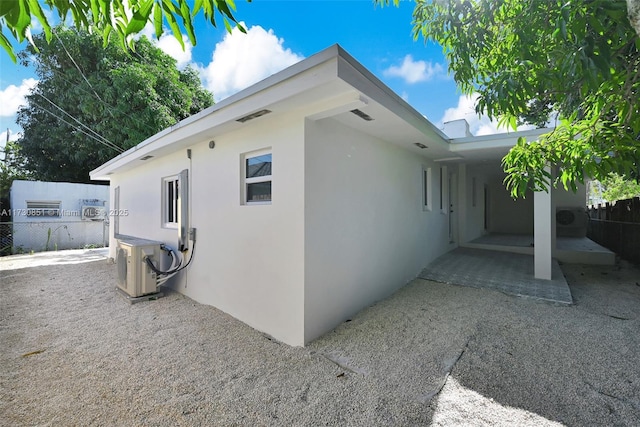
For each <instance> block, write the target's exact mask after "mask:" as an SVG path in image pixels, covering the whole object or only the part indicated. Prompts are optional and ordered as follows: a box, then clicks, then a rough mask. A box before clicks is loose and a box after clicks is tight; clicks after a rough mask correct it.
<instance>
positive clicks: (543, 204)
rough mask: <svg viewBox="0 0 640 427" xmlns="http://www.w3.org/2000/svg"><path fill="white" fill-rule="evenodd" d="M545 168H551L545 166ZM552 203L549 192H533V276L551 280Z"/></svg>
mask: <svg viewBox="0 0 640 427" xmlns="http://www.w3.org/2000/svg"><path fill="white" fill-rule="evenodd" d="M547 170H548V171H549V172H550V171H551V169H550V168H549V167H548V166H547ZM551 208H552V203H551V188H550V189H549V192H544V191H536V192H534V193H533V241H534V252H533V258H534V277H535V278H536V279H545V280H551V260H552V252H553V246H552V244H553V239H552V233H551V231H552V228H551V227H552V225H553V221H552V209H551Z"/></svg>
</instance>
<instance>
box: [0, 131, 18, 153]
mask: <svg viewBox="0 0 640 427" xmlns="http://www.w3.org/2000/svg"><path fill="white" fill-rule="evenodd" d="M7 130H8V129H7ZM21 136H22V133H21V132H17V133H16V132H11V131H9V141H15V140H17V139H20V137H21ZM5 145H7V131H6V130H5V131H4V132H0V150H2V151H4V147H5ZM0 160H4V153H3V152H2V153H0Z"/></svg>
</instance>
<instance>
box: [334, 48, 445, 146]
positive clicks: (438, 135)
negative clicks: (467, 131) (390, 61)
mask: <svg viewBox="0 0 640 427" xmlns="http://www.w3.org/2000/svg"><path fill="white" fill-rule="evenodd" d="M338 49H339V50H340V56H339V59H338V77H340V78H341V79H342V80H344V81H345V82H347V83H348V84H350V85H351V86H353V87H354V88H356V89H357V90H359V91H360V92H362V93H363V94H365V95H366V96H368V97H370V98H371V99H373V100H374V101H376V102H378V103H379V104H380V105H382V106H384V107H385V108H387V109H388V110H389V111H391V112H392V113H394V114H396V115H397V116H398V117H400V118H402V119H403V120H404V121H406V122H407V123H409V124H410V125H412V126H413V127H415V128H416V129H418V130H420V131H421V132H422V133H423V134H425V135H427V136H429V137H431V139H433V141H435V142H436V143H438V144H439V145H441V146H442V147H446V146H447V145H448V143H447V141H448V140H449V137H448V136H447V135H445V134H444V132H442V131H441V130H440V129H438V128H437V127H436V126H435V125H434V124H433V123H431V122H430V121H429V120H428V119H427V118H426V117H425V116H423V115H422V114H420V112H418V111H417V110H416V109H415V108H413V107H412V106H411V105H409V103H407V101H405V100H404V99H402V98H401V97H400V96H398V95H397V94H396V93H395V92H393V91H392V90H391V89H390V88H389V87H388V86H387V85H385V84H384V83H383V82H382V81H381V80H380V79H378V78H377V77H376V76H375V75H373V74H372V73H371V72H370V71H369V70H367V69H366V68H365V67H363V66H362V64H360V63H359V62H358V61H356V60H355V59H354V58H353V57H352V56H351V55H349V54H348V53H347V52H345V51H344V50H343V49H342V48H340V47H339V46H338Z"/></svg>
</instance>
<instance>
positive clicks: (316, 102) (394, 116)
mask: <svg viewBox="0 0 640 427" xmlns="http://www.w3.org/2000/svg"><path fill="white" fill-rule="evenodd" d="M301 109H305V111H310V113H309V115H308V116H306V117H307V118H309V119H311V120H322V119H324V118H328V117H331V118H333V119H335V120H337V121H339V122H341V123H343V124H345V125H347V126H349V127H352V128H354V129H357V130H359V131H361V132H364V133H366V134H369V135H371V136H372V137H374V138H377V139H379V140H383V141H386V142H389V143H392V144H396V145H398V146H401V147H403V148H404V149H406V150H409V151H411V152H413V153H415V154H416V155H419V156H423V157H426V158H429V159H432V160H436V161H443V162H447V161H479V160H482V159H486V158H492V159H494V158H501V157H502V156H504V154H506V152H507V151H508V150H509V148H510V147H512V146H513V145H514V144H515V143H516V141H517V139H518V137H519V136H528V137H531V136H535V135H539V134H542V133H545V132H548V131H549V130H548V129H545V130H536V131H525V132H517V133H512V134H497V135H490V136H486V137H484V136H481V137H468V138H457V139H449V138H448V137H447V136H446V135H445V134H444V133H443V132H442V131H441V130H440V129H438V128H436V127H435V126H434V125H433V124H432V123H431V122H430V121H429V120H427V118H426V117H424V116H423V115H422V114H420V113H419V112H418V111H416V110H415V109H414V108H413V107H411V106H410V105H409V104H408V103H407V102H406V101H405V100H403V99H402V98H401V97H399V96H398V95H397V94H396V93H394V92H393V91H392V90H391V89H390V88H389V87H388V86H386V85H385V84H384V83H383V82H382V81H380V80H379V79H378V78H377V77H375V76H374V75H373V74H372V73H371V72H370V71H369V70H367V69H366V68H365V67H364V66H362V65H361V64H360V63H359V62H358V61H356V60H355V59H354V58H353V57H352V56H350V55H349V54H348V53H347V52H345V51H344V49H342V48H341V47H340V46H338V45H333V46H331V47H329V48H327V49H325V50H323V51H321V52H319V53H317V54H315V55H313V56H311V57H309V58H307V59H304V60H302V61H300V62H298V63H297V64H294V65H292V66H290V67H288V68H286V69H284V70H282V71H280V72H278V73H276V74H274V75H272V76H270V77H268V78H266V79H264V80H262V81H260V82H258V83H256V84H254V85H252V86H250V87H248V88H247V89H244V90H242V91H240V92H238V93H236V94H235V95H232V96H230V97H229V98H226V99H224V100H222V101H220V102H219V103H217V104H215V105H213V106H211V107H209V108H207V109H205V110H203V111H201V112H200V113H198V114H195V115H193V116H191V117H188V118H186V119H184V120H182V121H180V122H179V123H177V124H175V125H174V126H171V127H169V128H167V129H165V130H163V131H161V132H159V133H157V134H155V135H153V136H151V137H149V138H147V139H146V140H145V141H143V142H141V143H140V144H138V145H136V146H135V147H133V148H131V149H129V150H128V151H126V152H124V153H122V154H120V155H118V156H117V157H115V158H113V159H111V160H110V161H108V162H107V163H105V164H103V165H101V166H99V167H98V168H96V169H94V170H93V171H91V172H90V176H91V179H93V180H109V179H110V176H111V175H113V174H115V173H120V172H124V171H127V170H131V169H133V168H135V167H137V166H139V165H141V164H144V162H148V161H153V160H154V159H155V158H158V157H162V156H164V155H166V154H169V153H173V152H176V151H178V150H181V149H184V148H187V147H190V146H192V145H193V144H196V143H199V142H203V141H207V140H211V139H214V138H216V137H218V136H220V135H223V134H226V133H229V132H232V131H234V130H237V129H240V128H242V127H243V126H251V124H252V123H254V121H253V120H243V118H246V117H248V116H256V118H255V120H256V122H257V121H258V120H268V117H273V116H275V115H279V114H287V113H291V112H295V111H298V110H301ZM265 111H268V113H266V112H265ZM261 115H264V117H261ZM536 137H537V136H536Z"/></svg>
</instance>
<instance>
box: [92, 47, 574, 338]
mask: <svg viewBox="0 0 640 427" xmlns="http://www.w3.org/2000/svg"><path fill="white" fill-rule="evenodd" d="M446 131H447V132H448V133H449V135H447V133H445V132H443V131H441V130H439V129H437V128H436V127H435V126H434V125H433V124H432V123H430V122H429V121H428V120H427V119H426V118H425V117H424V116H423V115H422V114H420V113H419V112H418V111H416V110H415V109H413V108H412V107H411V106H410V105H409V104H408V103H407V102H405V101H404V100H403V99H402V98H400V97H399V96H398V95H396V94H395V93H393V91H391V89H389V88H388V87H387V86H385V85H384V83H382V82H381V81H380V80H379V79H377V78H376V77H375V76H374V75H373V74H372V73H371V72H369V71H368V70H367V69H365V68H364V67H363V66H362V65H361V64H359V63H358V62H357V61H356V60H355V59H354V58H352V57H351V56H350V55H349V54H347V53H346V52H345V51H344V50H343V49H342V48H340V47H339V46H337V45H335V46H332V47H330V48H328V49H326V50H323V51H321V52H320V53H318V54H316V55H314V56H312V57H309V58H307V59H305V60H303V61H301V62H299V63H298V64H295V65H293V66H291V67H289V68H287V69H285V70H283V71H281V72H279V73H277V74H275V75H273V76H271V77H269V78H267V79H265V80H263V81H261V82H259V83H257V84H255V85H253V86H251V87H249V88H247V89H245V90H243V91H241V92H239V93H237V94H235V95H233V96H231V97H230V98H227V99H225V100H223V101H222V102H220V103H218V104H216V105H214V106H212V107H210V108H208V109H206V110H204V111H202V112H200V113H199V114H196V115H194V116H192V117H189V118H187V119H185V120H183V121H182V122H180V123H178V124H176V125H175V126H172V127H171V128H169V129H166V130H164V131H162V132H160V133H158V134H156V135H154V136H152V137H150V138H149V139H147V140H146V141H143V142H142V143H140V144H139V145H138V146H136V147H134V148H132V149H130V150H129V151H127V152H125V153H123V154H121V155H119V156H118V157H116V158H114V159H112V160H111V161H109V162H108V163H106V164H104V165H102V166H100V167H99V168H97V169H95V170H94V171H92V172H91V178H92V179H94V180H108V181H109V182H110V184H111V186H110V188H111V195H110V197H111V206H112V207H113V208H114V209H115V210H124V209H126V211H127V215H119V216H116V217H114V218H113V219H112V222H113V223H114V226H113V227H111V240H112V242H111V243H112V244H111V245H110V255H111V256H112V257H115V255H116V253H115V248H116V245H115V239H117V238H118V236H120V235H128V236H136V237H140V238H144V239H152V240H157V241H161V242H164V243H166V244H167V245H169V246H171V247H173V248H178V246H184V247H183V248H182V249H184V250H185V251H184V257H185V259H188V258H190V257H191V255H193V259H192V263H191V265H190V266H189V268H188V269H185V270H184V271H183V272H181V273H180V274H179V275H178V276H176V277H174V278H173V279H172V280H171V282H170V283H169V285H170V286H172V287H173V288H175V289H176V290H178V291H179V292H182V293H184V294H186V295H187V296H189V297H191V298H193V299H195V300H197V301H199V302H202V303H206V304H211V305H213V306H215V307H217V308H219V309H221V310H223V311H225V312H227V313H229V314H230V315H232V316H234V317H236V318H238V319H240V320H241V321H243V322H245V323H247V324H248V325H250V326H252V327H254V328H256V329H258V330H260V331H263V332H265V333H267V334H269V335H271V336H273V337H275V338H276V339H278V340H281V341H283V342H285V343H287V344H291V345H304V344H305V343H308V342H310V341H311V340H313V339H315V338H317V337H318V336H320V335H322V334H324V333H325V332H327V331H329V330H331V329H332V328H334V327H335V326H336V325H338V324H339V323H341V322H343V321H344V320H345V319H348V318H349V317H350V316H352V315H353V314H355V313H356V312H358V311H359V310H361V309H362V308H364V307H366V306H368V305H370V304H372V303H374V302H375V301H377V300H380V299H382V298H384V297H386V296H388V295H390V294H391V293H393V292H394V291H396V290H397V289H398V288H399V287H401V286H403V285H404V284H406V283H407V282H409V281H410V280H412V279H413V278H415V277H416V275H417V274H418V273H419V272H420V271H421V269H422V268H423V267H424V266H425V265H426V264H427V263H429V262H430V261H432V260H434V259H435V258H437V257H438V256H440V255H442V254H444V253H446V252H448V251H450V250H452V249H454V248H456V247H458V246H460V245H465V244H468V243H469V242H472V241H473V240H474V239H476V238H478V237H480V236H483V235H485V234H487V233H490V232H498V233H528V234H531V235H532V236H534V235H535V249H534V248H529V249H530V250H531V251H535V257H536V276H538V277H541V278H549V279H550V274H551V258H552V256H556V255H557V254H556V250H555V246H554V245H555V243H554V242H555V208H556V206H578V207H579V206H582V207H584V205H585V194H584V191H583V189H580V191H579V192H578V194H573V193H566V192H564V191H562V190H553V191H552V192H550V193H540V194H538V193H536V194H535V195H531V197H527V198H526V199H525V200H520V201H515V202H514V201H513V200H512V199H511V198H510V197H509V195H508V193H507V191H506V190H505V189H504V186H503V184H502V180H503V178H504V174H503V172H502V170H501V168H500V159H501V158H502V157H503V156H504V154H506V152H507V151H508V149H509V148H510V147H511V146H513V145H514V144H515V142H516V140H517V138H518V136H521V135H522V134H523V133H511V134H500V135H493V136H483V137H473V136H470V135H469V133H468V127H466V126H465V122H456V123H452V124H450V125H449V128H448V129H446ZM547 131H548V129H545V130H535V131H527V132H524V134H525V135H528V136H530V137H536V136H537V135H540V134H542V133H544V132H547ZM187 188H188V198H187V197H184V196H183V197H182V199H181V200H179V198H178V197H177V196H176V195H177V194H179V192H180V191H185V190H186V189H187ZM180 189H182V190H180ZM581 192H582V194H581ZM179 203H186V204H187V205H188V206H187V208H186V210H182V211H181V210H180V208H179V206H178V204H179ZM179 211H180V212H183V213H182V215H183V216H188V217H187V218H182V219H180V218H178V216H179V213H178V212H179ZM185 212H188V213H185ZM184 224H188V228H195V229H196V235H197V240H196V249H195V252H194V253H193V254H192V253H191V252H192V251H193V250H194V244H193V242H189V241H188V238H187V237H185V236H186V234H187V231H188V230H186V229H184V228H183V225H184ZM547 276H548V277H547Z"/></svg>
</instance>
